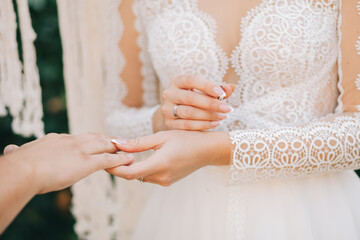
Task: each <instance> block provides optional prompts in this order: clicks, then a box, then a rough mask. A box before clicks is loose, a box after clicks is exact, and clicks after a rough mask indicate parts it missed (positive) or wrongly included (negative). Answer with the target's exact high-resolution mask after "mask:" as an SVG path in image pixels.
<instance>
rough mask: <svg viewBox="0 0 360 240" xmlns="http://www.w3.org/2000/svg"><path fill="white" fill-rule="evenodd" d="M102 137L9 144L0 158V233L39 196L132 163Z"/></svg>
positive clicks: (47, 138) (53, 136) (53, 137)
mask: <svg viewBox="0 0 360 240" xmlns="http://www.w3.org/2000/svg"><path fill="white" fill-rule="evenodd" d="M117 151H118V150H117V148H116V147H115V145H114V144H113V143H111V142H110V138H108V137H106V136H103V135H100V134H82V135H78V136H70V135H66V134H49V135H47V136H45V137H43V138H41V139H38V140H36V141H33V142H30V143H27V144H25V145H23V146H21V147H17V146H15V145H10V146H8V147H7V148H5V151H4V153H5V156H2V157H1V158H0V183H1V184H0V212H1V214H0V233H2V232H3V231H4V230H5V228H6V227H7V226H8V225H9V224H10V222H11V221H12V220H13V219H14V218H15V217H16V215H17V214H18V213H19V212H20V211H21V209H22V208H23V207H24V206H25V205H26V204H27V202H28V201H30V200H31V198H33V197H34V196H35V195H37V194H44V193H48V192H52V191H58V190H61V189H64V188H67V187H69V186H70V185H72V184H74V183H75V182H77V181H79V180H81V179H82V178H84V177H86V176H88V175H90V174H91V173H93V172H95V171H98V170H102V169H106V168H110V167H115V166H121V165H127V164H131V163H132V162H133V160H134V158H133V156H132V155H123V154H116V152H117Z"/></svg>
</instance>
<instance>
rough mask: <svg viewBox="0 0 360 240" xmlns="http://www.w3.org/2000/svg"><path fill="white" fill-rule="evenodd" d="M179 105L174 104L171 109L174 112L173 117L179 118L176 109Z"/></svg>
mask: <svg viewBox="0 0 360 240" xmlns="http://www.w3.org/2000/svg"><path fill="white" fill-rule="evenodd" d="M178 107H179V105H175V106H174V109H173V113H174V117H175V118H179V116H178V115H177V109H178Z"/></svg>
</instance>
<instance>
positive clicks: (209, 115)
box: [162, 104, 228, 121]
mask: <svg viewBox="0 0 360 240" xmlns="http://www.w3.org/2000/svg"><path fill="white" fill-rule="evenodd" d="M173 111H174V107H173V106H172V105H170V104H169V105H164V106H163V109H162V112H163V116H166V117H167V118H168V119H176V118H175V116H174V113H173ZM176 114H177V116H178V117H179V118H181V119H191V120H204V121H220V120H224V119H226V118H227V117H228V116H227V115H226V114H225V113H216V112H211V111H206V110H203V109H200V108H196V107H192V106H187V105H178V108H177V110H176Z"/></svg>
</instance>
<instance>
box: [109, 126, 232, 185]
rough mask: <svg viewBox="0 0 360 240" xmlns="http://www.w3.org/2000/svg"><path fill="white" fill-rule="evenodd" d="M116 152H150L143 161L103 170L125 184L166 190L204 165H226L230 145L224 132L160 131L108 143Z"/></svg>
mask: <svg viewBox="0 0 360 240" xmlns="http://www.w3.org/2000/svg"><path fill="white" fill-rule="evenodd" d="M112 141H113V142H114V143H116V146H117V147H118V149H119V150H121V151H124V152H130V153H132V152H141V151H146V150H149V149H154V150H155V152H154V154H152V155H151V156H150V157H149V158H148V159H146V160H145V161H141V162H137V163H134V164H131V165H129V166H119V167H115V168H112V169H107V170H106V171H108V172H109V173H111V174H113V175H115V176H118V177H122V178H125V179H127V180H132V179H142V178H144V179H143V180H144V181H145V182H150V183H155V184H159V185H162V186H169V185H171V184H173V183H174V182H176V181H178V180H180V179H182V178H184V177H186V176H187V175H189V174H191V173H192V172H194V171H196V170H197V169H199V168H201V167H204V166H207V165H229V164H230V156H231V146H232V145H231V142H230V138H229V134H228V133H225V132H197V131H178V130H172V131H164V132H159V133H156V134H154V135H150V136H145V137H141V138H137V139H131V140H125V139H116V140H112Z"/></svg>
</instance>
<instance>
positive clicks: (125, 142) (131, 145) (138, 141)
mask: <svg viewBox="0 0 360 240" xmlns="http://www.w3.org/2000/svg"><path fill="white" fill-rule="evenodd" d="M161 136H162V135H161V132H159V133H156V134H153V135H149V136H144V137H138V138H133V139H124V138H117V139H112V140H111V142H113V143H115V144H116V147H117V148H118V149H119V150H121V151H124V152H143V151H147V150H150V149H157V148H159V146H161V145H162V144H163V138H162V137H161Z"/></svg>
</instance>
